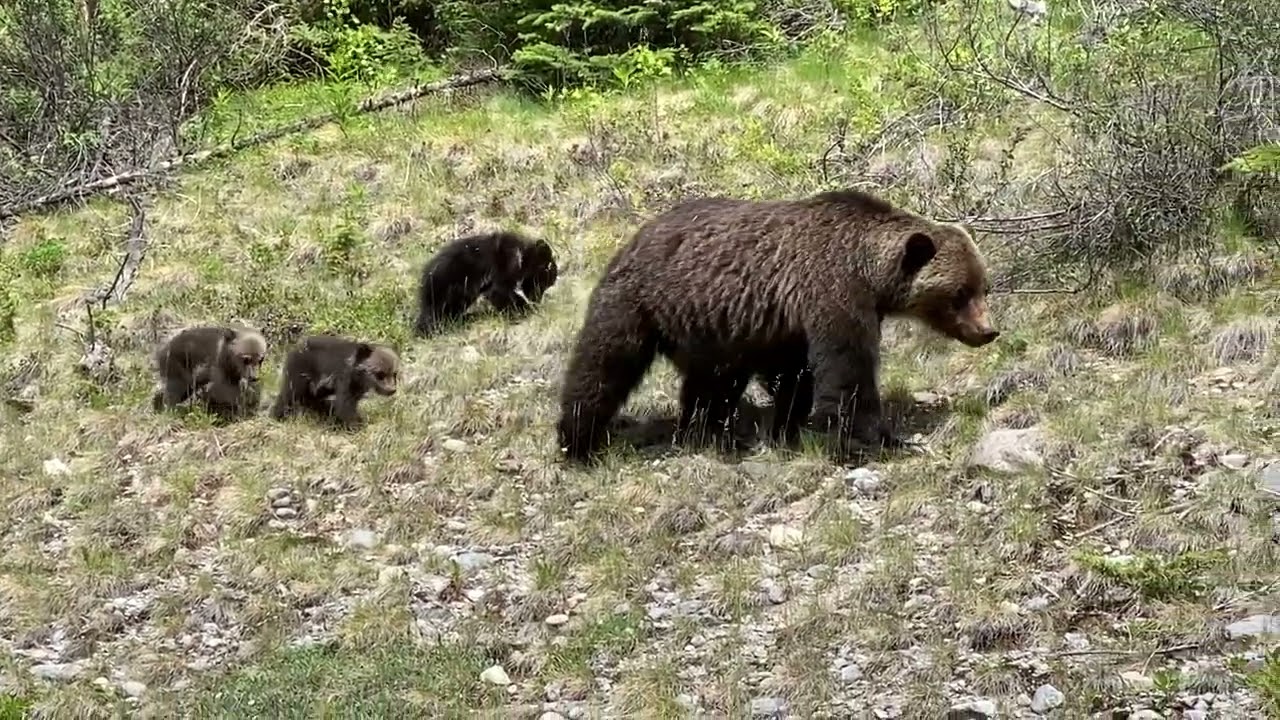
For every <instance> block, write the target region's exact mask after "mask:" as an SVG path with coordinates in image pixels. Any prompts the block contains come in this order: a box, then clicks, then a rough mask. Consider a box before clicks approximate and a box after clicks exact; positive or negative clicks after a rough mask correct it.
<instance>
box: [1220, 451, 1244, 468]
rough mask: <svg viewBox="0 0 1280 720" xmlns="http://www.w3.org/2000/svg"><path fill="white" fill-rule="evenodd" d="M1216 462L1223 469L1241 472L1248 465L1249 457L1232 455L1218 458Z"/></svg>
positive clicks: (1238, 454)
mask: <svg viewBox="0 0 1280 720" xmlns="http://www.w3.org/2000/svg"><path fill="white" fill-rule="evenodd" d="M1218 462H1220V463H1222V466H1223V467H1225V468H1229V469H1231V470H1243V469H1244V468H1245V467H1246V466H1247V465H1248V464H1249V456H1248V455H1241V454H1240V453H1232V454H1230V455H1223V456H1222V457H1220V458H1218Z"/></svg>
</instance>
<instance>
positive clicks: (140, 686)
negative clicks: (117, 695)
mask: <svg viewBox="0 0 1280 720" xmlns="http://www.w3.org/2000/svg"><path fill="white" fill-rule="evenodd" d="M120 691H121V692H123V693H124V694H125V695H128V696H129V697H131V698H137V697H142V694H143V693H145V692H146V691H147V686H146V684H145V683H140V682H138V681H137V680H126V681H125V682H122V683H120Z"/></svg>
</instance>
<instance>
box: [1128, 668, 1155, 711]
mask: <svg viewBox="0 0 1280 720" xmlns="http://www.w3.org/2000/svg"><path fill="white" fill-rule="evenodd" d="M1120 679H1121V680H1123V681H1124V682H1125V684H1126V685H1128V686H1129V687H1132V688H1134V689H1135V690H1150V689H1151V688H1153V687H1155V686H1156V681H1155V680H1152V679H1151V678H1149V677H1147V676H1146V675H1143V674H1142V673H1140V672H1138V671H1136V670H1130V671H1128V672H1122V673H1120ZM1130 717H1133V716H1132V715H1131V716H1130Z"/></svg>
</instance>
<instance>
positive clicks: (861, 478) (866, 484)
mask: <svg viewBox="0 0 1280 720" xmlns="http://www.w3.org/2000/svg"><path fill="white" fill-rule="evenodd" d="M844 481H845V483H846V484H847V485H848V486H849V487H851V488H853V489H854V490H856V491H857V492H858V493H859V494H861V495H874V494H875V493H876V491H877V490H879V489H880V485H881V481H880V473H878V472H876V471H875V470H870V469H868V468H861V467H860V468H854V469H853V470H850V471H849V472H848V473H846V474H845V476H844Z"/></svg>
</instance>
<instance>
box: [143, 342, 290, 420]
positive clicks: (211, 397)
mask: <svg viewBox="0 0 1280 720" xmlns="http://www.w3.org/2000/svg"><path fill="white" fill-rule="evenodd" d="M266 355H267V342H266V340H264V339H263V337H262V335H261V334H260V333H258V332H256V331H254V330H248V329H237V328H229V327H213V326H200V327H192V328H186V329H185V330H182V331H181V332H179V333H178V334H177V335H175V336H173V337H172V338H171V339H169V341H168V342H166V343H163V344H162V345H160V346H159V347H158V348H156V350H155V352H154V353H153V354H152V360H153V362H154V365H155V369H156V372H157V374H158V375H159V380H160V385H159V387H158V388H157V389H156V391H155V393H154V394H153V395H152V398H151V405H152V407H153V408H154V409H155V410H156V412H160V411H162V410H164V409H165V408H169V407H173V406H175V405H178V404H180V403H182V402H185V401H186V400H187V399H189V398H191V397H192V396H196V398H197V400H199V401H200V402H202V403H203V404H204V406H205V407H206V408H207V409H208V410H209V411H210V412H212V413H214V414H215V415H218V416H219V417H221V418H224V419H228V418H233V417H242V416H246V415H252V414H253V413H254V412H256V411H257V408H258V403H259V401H260V400H261V397H262V391H261V388H260V386H259V385H258V379H259V370H260V368H261V367H262V361H263V360H264V359H265V358H266Z"/></svg>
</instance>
